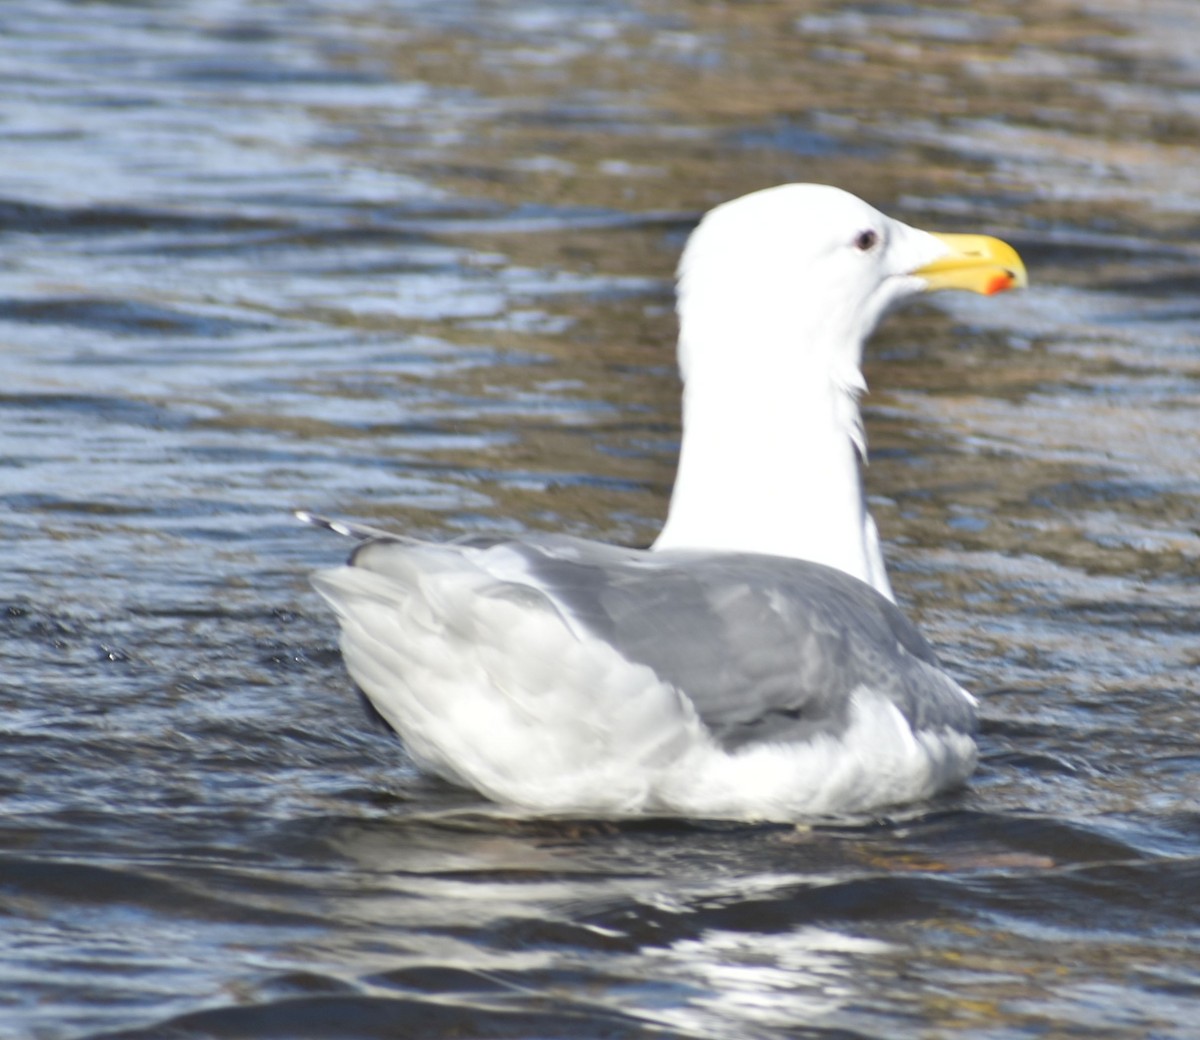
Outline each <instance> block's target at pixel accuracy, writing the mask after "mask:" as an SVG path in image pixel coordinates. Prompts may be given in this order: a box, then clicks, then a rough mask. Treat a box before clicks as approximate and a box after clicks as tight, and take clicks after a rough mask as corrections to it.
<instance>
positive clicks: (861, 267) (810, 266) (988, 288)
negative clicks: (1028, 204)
mask: <svg viewBox="0 0 1200 1040" xmlns="http://www.w3.org/2000/svg"><path fill="white" fill-rule="evenodd" d="M1025 284H1026V275H1025V267H1024V265H1023V264H1022V263H1021V259H1020V257H1019V256H1018V255H1017V253H1016V251H1015V250H1014V249H1013V248H1012V247H1011V246H1009V245H1008V244H1007V243H1005V242H1001V241H1000V240H999V239H995V238H991V237H988V236H985V235H944V234H934V233H931V232H928V231H921V230H919V229H917V228H914V227H910V226H909V225H907V224H904V223H902V222H900V221H898V220H893V219H892V218H890V217H888V216H885V215H884V214H883V213H880V212H879V210H877V209H875V208H874V207H872V206H869V205H868V204H867V203H865V202H863V201H862V200H861V199H859V198H857V197H855V196H854V195H851V194H850V193H849V192H845V191H842V190H841V189H839V188H833V187H830V186H828V185H823V184H784V185H781V186H779V187H775V188H767V189H765V190H763V191H756V192H754V193H752V194H750V195H745V196H742V197H741V198H738V199H734V200H733V201H731V202H727V203H724V204H723V205H720V206H717V207H716V208H715V209H713V210H711V211H710V212H709V213H708V214H707V215H706V216H705V217H704V219H703V220H702V221H701V222H700V224H699V226H698V227H697V228H696V230H695V231H694V232H693V233H692V236H691V238H690V239H689V240H688V244H687V248H686V249H685V250H684V254H683V257H682V259H681V261H680V264H679V315H680V325H681V328H680V367H681V370H682V371H683V374H684V377H685V378H688V377H689V376H690V374H691V373H690V371H689V370H690V369H692V368H693V367H694V365H695V364H696V363H698V362H699V361H700V358H701V357H704V358H705V362H706V364H707V363H708V360H707V359H708V357H709V356H711V355H712V354H714V353H720V354H725V353H726V352H729V353H730V354H731V355H732V356H729V357H728V358H724V359H722V360H718V359H716V358H714V359H713V362H712V364H713V367H714V368H715V369H717V370H720V369H723V368H724V367H725V366H724V364H723V363H722V361H727V362H728V363H729V364H731V365H738V366H743V367H744V366H755V367H760V368H763V367H765V369H766V371H767V372H768V373H770V372H773V371H774V370H776V369H778V370H780V371H781V372H783V371H786V370H789V369H791V368H792V366H794V365H798V364H802V365H806V366H809V367H811V366H812V365H818V366H823V367H825V368H827V369H829V370H830V371H831V373H832V374H834V375H835V376H836V377H838V378H842V379H844V378H846V377H847V375H849V372H850V371H851V370H852V371H853V372H854V373H857V371H858V368H859V365H860V362H861V352H862V344H863V341H864V340H865V339H866V338H867V336H868V335H870V333H871V331H872V330H873V329H874V328H875V326H876V324H877V323H878V322H879V320H880V318H882V317H883V315H884V314H885V313H886V312H887V311H888V310H889V309H890V308H892V307H893V306H895V305H896V304H897V303H899V302H901V301H902V300H905V299H907V298H909V297H911V296H914V295H917V294H919V293H922V292H928V291H931V290H937V289H963V290H967V291H970V292H977V293H984V294H988V295H990V294H992V293H997V292H1001V291H1004V290H1006V289H1011V288H1016V287H1019V286H1023V285H1025ZM781 366H784V367H782V368H781ZM799 371H805V369H799Z"/></svg>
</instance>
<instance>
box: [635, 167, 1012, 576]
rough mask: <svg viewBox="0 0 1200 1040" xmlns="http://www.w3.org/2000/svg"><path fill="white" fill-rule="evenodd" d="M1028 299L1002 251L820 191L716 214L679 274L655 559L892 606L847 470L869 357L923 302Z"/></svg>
mask: <svg viewBox="0 0 1200 1040" xmlns="http://www.w3.org/2000/svg"><path fill="white" fill-rule="evenodd" d="M1023 284H1025V270H1024V267H1023V266H1022V265H1021V261H1020V258H1019V257H1018V256H1017V254H1016V252H1015V251H1014V250H1013V249H1012V247H1010V246H1008V245H1006V244H1005V243H1003V242H1000V241H998V240H996V239H993V238H987V237H985V236H979V235H938V234H933V233H930V232H927V231H920V230H918V229H917V228H913V227H909V226H908V225H907V224H903V223H901V222H900V221H898V220H893V219H892V218H890V217H887V216H885V215H884V214H882V213H880V212H879V211H878V210H877V209H875V208H874V207H872V206H869V205H867V203H865V202H863V201H862V200H861V199H858V198H856V197H855V196H853V195H851V194H849V193H848V192H845V191H842V190H840V189H838V188H832V187H828V186H826V185H819V184H785V185H782V186H780V187H776V188H768V189H766V190H764V191H758V192H754V193H753V194H751V195H746V196H743V197H742V198H739V199H734V200H733V201H732V202H727V203H725V204H724V205H721V206H718V207H716V208H715V209H713V210H712V211H710V212H709V213H708V214H707V215H706V216H705V217H704V219H703V220H702V221H701V222H700V224H699V226H698V227H697V228H696V230H695V231H694V232H693V233H692V236H691V238H690V239H689V240H688V244H687V247H686V249H685V250H684V254H683V257H682V259H681V261H680V264H679V286H678V310H679V319H680V332H679V365H680V372H681V374H682V375H683V378H684V381H685V389H684V439H683V445H682V449H681V454H680V464H679V473H678V476H677V478H676V483H675V492H674V494H673V496H672V499H671V511H670V514H669V516H668V519H667V525H666V527H665V528H664V530H663V533H662V535H660V537H659V539H658V541H657V542H656V543H655V544H656V547H658V548H667V547H683V546H687V547H692V548H710V549H733V550H738V551H746V552H767V553H775V554H778V555H786V556H797V557H801V558H805V559H814V560H820V561H823V562H826V563H830V564H832V565H833V566H838V567H841V568H842V569H843V570H846V571H848V572H849V573H852V574H855V576H857V577H861V578H863V579H864V580H867V581H871V582H873V583H874V584H875V585H876V587H877V588H880V589H881V591H885V592H886V591H887V579H886V577H885V576H884V575H883V564H882V558H881V557H880V556H879V553H878V548H877V545H876V542H875V535H874V525H873V524H872V522H871V520H870V517H869V516H868V515H867V514H866V511H865V508H864V506H863V503H862V491H861V485H860V482H859V476H858V469H857V465H856V459H855V451H856V450H857V452H858V454H860V455H861V454H863V452H864V450H865V445H864V443H863V438H862V430H861V425H860V422H859V416H858V405H857V402H858V396H859V394H860V393H861V392H862V391H863V390H864V389H865V383H864V382H863V378H862V373H861V362H862V348H863V343H864V341H865V340H866V338H867V337H868V336H869V335H870V333H871V331H872V330H873V329H874V328H875V326H876V325H877V324H878V322H879V320H880V319H881V318H882V317H883V315H884V314H885V313H886V312H887V311H888V310H889V309H890V308H891V307H893V306H895V305H896V304H897V303H899V302H901V301H903V300H905V299H907V298H908V297H911V296H914V295H916V294H918V293H921V292H926V291H929V290H932V289H951V288H957V289H967V290H970V291H973V292H981V293H987V294H991V293H994V292H999V291H1001V290H1003V289H1007V288H1010V287H1013V286H1017V285H1023Z"/></svg>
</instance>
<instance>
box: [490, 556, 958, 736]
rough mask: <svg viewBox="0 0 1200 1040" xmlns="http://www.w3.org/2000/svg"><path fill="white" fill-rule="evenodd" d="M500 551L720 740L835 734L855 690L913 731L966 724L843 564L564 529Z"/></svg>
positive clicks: (888, 605)
mask: <svg viewBox="0 0 1200 1040" xmlns="http://www.w3.org/2000/svg"><path fill="white" fill-rule="evenodd" d="M506 548H507V549H509V550H515V551H517V552H519V553H520V554H521V555H522V556H523V558H524V559H525V561H526V565H527V567H528V569H529V571H530V573H531V574H532V575H533V577H534V578H535V579H536V582H537V584H538V585H539V586H541V587H542V588H543V589H544V590H545V592H546V594H547V595H548V596H549V597H550V598H551V599H552V600H553V601H554V602H555V603H556V604H557V605H558V606H559V607H560V609H563V610H565V611H566V612H567V613H568V614H569V615H570V617H571V618H572V619H573V623H574V624H575V625H577V626H581V627H582V628H584V629H586V630H588V631H590V632H591V633H593V634H595V635H597V636H599V637H600V638H603V639H605V640H608V641H609V642H611V643H612V644H613V645H614V646H615V647H616V648H617V649H618V650H619V651H620V652H621V653H622V654H623V655H624V656H626V657H627V658H629V659H630V660H632V661H636V662H638V663H640V664H644V665H647V666H649V667H650V668H652V669H653V670H654V671H655V673H656V674H657V675H658V676H659V678H661V679H663V680H665V681H667V682H670V683H671V684H672V685H674V686H675V687H676V688H677V689H679V690H681V691H682V692H684V693H685V694H687V696H688V697H689V699H690V700H691V701H692V702H693V703H694V704H695V706H696V710H697V712H698V713H699V715H700V717H701V719H703V721H704V723H705V724H706V725H707V726H708V727H709V729H710V730H711V731H712V732H713V734H714V735H715V736H716V737H717V739H718V740H719V741H720V742H721V744H722V745H723V746H724V747H726V748H728V749H733V748H737V747H741V746H743V745H745V744H748V743H753V742H758V741H761V740H803V739H806V738H809V737H811V736H813V735H815V734H817V733H832V734H835V735H836V734H837V733H839V732H841V731H842V730H844V729H845V728H846V727H847V726H848V725H849V722H850V718H849V713H850V707H851V703H850V702H851V698H850V694H851V692H852V691H853V690H854V689H855V688H856V687H859V686H862V685H865V686H868V687H869V688H871V689H872V690H874V691H875V692H876V693H878V694H881V695H883V696H885V697H887V698H888V699H889V700H891V702H892V703H893V704H895V706H896V707H897V708H898V709H899V711H900V712H901V713H902V714H903V715H904V717H905V718H906V719H907V720H908V722H909V724H910V725H911V726H912V727H913V729H914V730H922V729H933V728H942V727H949V728H952V729H955V730H958V731H960V732H973V731H974V728H975V717H974V710H973V708H972V705H971V702H970V701H969V700H968V699H967V698H966V697H965V696H964V695H963V692H962V691H961V689H960V688H959V687H958V685H957V684H956V683H955V682H954V681H953V680H952V679H950V677H949V676H947V675H946V674H945V673H944V672H942V671H941V670H940V668H938V665H937V659H936V658H935V656H934V654H933V651H932V649H931V648H930V647H929V644H928V643H926V641H925V640H924V639H923V638H922V636H921V635H920V633H919V632H918V631H917V630H916V628H915V627H914V626H913V625H912V624H911V623H910V622H909V621H908V620H907V619H906V618H905V617H904V615H903V614H901V613H900V611H899V609H898V608H897V607H896V606H895V604H893V603H892V602H891V601H889V600H888V599H886V598H885V597H883V596H881V595H880V594H879V593H878V592H876V591H875V590H874V589H873V588H871V587H870V586H869V585H867V584H865V583H864V582H861V581H859V580H858V579H856V578H852V577H850V576H849V575H847V574H845V573H843V572H842V571H839V570H836V569H834V568H831V567H826V566H824V565H822V564H817V563H810V562H807V561H803V560H792V559H787V558H783V557H776V556H763V555H756V554H749V553H725V552H703V551H683V550H668V551H658V552H645V551H639V550H630V549H621V548H617V547H613V546H606V545H602V544H599V543H595V542H588V541H584V540H583V539H575V538H568V537H564V536H546V537H542V538H537V539H531V540H530V541H527V542H509V543H507V544H506Z"/></svg>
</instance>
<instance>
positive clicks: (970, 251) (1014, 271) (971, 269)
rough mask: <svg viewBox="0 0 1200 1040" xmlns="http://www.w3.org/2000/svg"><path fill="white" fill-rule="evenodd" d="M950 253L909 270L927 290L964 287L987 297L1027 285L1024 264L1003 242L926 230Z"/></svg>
mask: <svg viewBox="0 0 1200 1040" xmlns="http://www.w3.org/2000/svg"><path fill="white" fill-rule="evenodd" d="M930 234H932V235H933V237H934V238H936V239H937V240H938V241H939V242H942V243H943V244H945V245H946V246H947V247H948V248H949V249H950V252H949V253H947V254H946V255H945V256H940V257H938V259H936V260H934V261H933V262H932V263H928V264H926V265H925V266H924V267H919V268H917V270H915V271H913V274H915V275H917V276H918V277H919V278H924V279H925V282H926V284H927V286H928V289H929V291H930V292H934V291H936V290H938V289H966V290H967V291H968V292H977V293H982V294H983V295H984V296H991V295H993V294H995V293H999V292H1004V291H1006V290H1007V289H1021V288H1024V287H1025V286H1027V285H1028V284H1029V279H1028V277H1027V276H1026V274H1025V265H1024V264H1023V263H1022V262H1021V258H1020V256H1018V255H1017V251H1016V250H1015V249H1013V247H1012V246H1010V245H1009V244H1008V243H1007V242H1002V241H1000V239H998V238H992V237H991V236H990V235H942V234H938V233H936V232H930Z"/></svg>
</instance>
